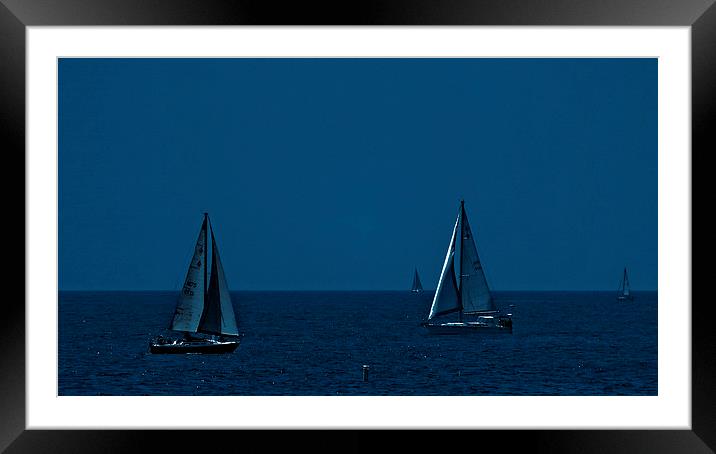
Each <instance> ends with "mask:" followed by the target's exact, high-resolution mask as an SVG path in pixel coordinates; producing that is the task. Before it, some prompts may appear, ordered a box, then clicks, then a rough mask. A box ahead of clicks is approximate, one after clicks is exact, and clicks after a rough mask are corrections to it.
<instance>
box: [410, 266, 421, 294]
mask: <svg viewBox="0 0 716 454" xmlns="http://www.w3.org/2000/svg"><path fill="white" fill-rule="evenodd" d="M410 291H411V292H413V293H420V292H422V291H423V284H421V283H420V276H418V269H417V268H415V275H413V287H412V288H411V289H410Z"/></svg>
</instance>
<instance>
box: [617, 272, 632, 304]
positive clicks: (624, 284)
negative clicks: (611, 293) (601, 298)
mask: <svg viewBox="0 0 716 454" xmlns="http://www.w3.org/2000/svg"><path fill="white" fill-rule="evenodd" d="M617 301H634V296H633V295H632V294H631V292H630V289H629V276H627V269H626V267H624V275H623V276H622V281H621V282H620V283H619V290H617Z"/></svg>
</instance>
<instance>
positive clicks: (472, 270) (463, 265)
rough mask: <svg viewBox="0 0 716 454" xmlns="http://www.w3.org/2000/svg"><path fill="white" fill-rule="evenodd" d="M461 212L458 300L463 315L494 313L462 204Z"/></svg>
mask: <svg viewBox="0 0 716 454" xmlns="http://www.w3.org/2000/svg"><path fill="white" fill-rule="evenodd" d="M460 211H461V212H462V228H461V229H460V231H461V233H462V236H461V238H462V241H461V243H460V300H461V303H462V308H463V313H465V314H470V313H475V312H492V311H496V310H497V307H496V306H495V303H494V301H493V300H492V295H491V294H490V288H489V287H488V286H487V278H486V277H485V272H484V271H483V269H482V263H481V262H480V257H479V256H478V255H477V246H475V240H474V238H473V235H472V230H471V229H470V223H469V222H468V221H467V213H466V212H465V206H464V204H460Z"/></svg>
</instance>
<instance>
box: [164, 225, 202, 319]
mask: <svg viewBox="0 0 716 454" xmlns="http://www.w3.org/2000/svg"><path fill="white" fill-rule="evenodd" d="M205 247H206V219H205V220H204V223H203V224H202V225H201V230H200V231H199V238H198V239H197V240H196V245H195V246H194V255H193V257H192V258H191V263H190V264H189V270H188V271H187V273H186V279H184V285H183V286H182V289H181V293H180V295H179V301H178V302H177V306H176V310H175V312H174V318H173V319H172V324H171V326H170V328H171V329H173V330H175V331H188V332H196V330H197V328H198V326H199V321H200V320H201V314H202V312H203V310H204V274H205V273H204V269H205V267H206V263H204V262H205V260H204V255H205V251H204V249H205Z"/></svg>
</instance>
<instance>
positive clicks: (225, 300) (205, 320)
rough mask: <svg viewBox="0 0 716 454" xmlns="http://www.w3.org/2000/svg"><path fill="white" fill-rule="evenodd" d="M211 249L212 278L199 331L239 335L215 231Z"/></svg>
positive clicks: (212, 233)
mask: <svg viewBox="0 0 716 454" xmlns="http://www.w3.org/2000/svg"><path fill="white" fill-rule="evenodd" d="M211 249H212V252H211V260H212V263H211V278H210V279H209V289H208V290H207V292H206V293H207V296H206V304H205V307H204V313H203V314H202V317H201V322H200V323H199V329H198V331H199V332H202V333H206V334H226V335H232V336H237V335H238V334H239V329H238V327H237V326H236V317H235V315H234V308H233V306H232V304H231V296H230V295H229V287H228V286H227V284H226V276H225V275H224V267H223V266H222V264H221V259H220V258H219V248H218V247H217V246H216V239H215V238H214V232H213V231H212V232H211Z"/></svg>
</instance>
